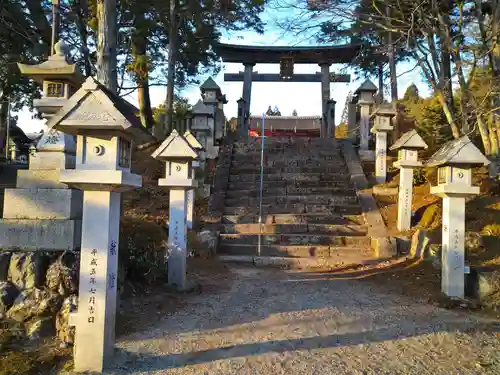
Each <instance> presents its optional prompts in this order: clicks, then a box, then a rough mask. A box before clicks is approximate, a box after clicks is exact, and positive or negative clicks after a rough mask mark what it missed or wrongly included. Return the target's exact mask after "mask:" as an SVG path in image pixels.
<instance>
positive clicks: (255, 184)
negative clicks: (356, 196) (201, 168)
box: [227, 178, 353, 192]
mask: <svg viewBox="0 0 500 375" xmlns="http://www.w3.org/2000/svg"><path fill="white" fill-rule="evenodd" d="M263 188H264V189H270V188H287V189H289V188H296V189H300V190H297V192H299V191H303V190H302V189H309V188H314V189H323V188H327V189H330V188H336V189H352V188H353V187H352V184H351V181H350V180H345V179H344V180H336V181H284V180H281V181H269V180H268V181H266V180H264V183H263ZM227 190H228V191H230V190H240V191H241V190H257V191H260V178H259V180H254V181H230V182H229V183H228V185H227ZM288 191H292V190H288ZM307 191H309V190H307ZM310 191H317V192H322V190H310Z"/></svg>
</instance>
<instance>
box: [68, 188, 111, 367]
mask: <svg viewBox="0 0 500 375" xmlns="http://www.w3.org/2000/svg"><path fill="white" fill-rule="evenodd" d="M120 195H121V194H120V193H116V192H111V191H85V192H84V200H83V201H84V203H83V220H82V248H81V252H80V281H79V291H78V318H77V327H76V333H75V371H76V372H83V371H98V372H102V371H103V368H104V367H106V366H107V365H108V362H109V361H110V360H111V359H112V356H113V351H114V344H115V315H116V291H117V277H118V248H119V244H118V241H119V229H120V206H121V196H120Z"/></svg>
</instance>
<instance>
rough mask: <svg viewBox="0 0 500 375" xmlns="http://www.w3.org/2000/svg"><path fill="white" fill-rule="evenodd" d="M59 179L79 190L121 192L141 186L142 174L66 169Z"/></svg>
mask: <svg viewBox="0 0 500 375" xmlns="http://www.w3.org/2000/svg"><path fill="white" fill-rule="evenodd" d="M61 181H62V182H64V183H66V184H68V185H71V186H72V187H76V188H78V189H81V190H85V191H90V190H97V191H114V192H123V191H127V190H130V188H134V187H141V186H142V176H140V175H136V174H133V173H130V172H128V171H117V170H90V169H87V170H82V169H74V170H66V171H62V172H61Z"/></svg>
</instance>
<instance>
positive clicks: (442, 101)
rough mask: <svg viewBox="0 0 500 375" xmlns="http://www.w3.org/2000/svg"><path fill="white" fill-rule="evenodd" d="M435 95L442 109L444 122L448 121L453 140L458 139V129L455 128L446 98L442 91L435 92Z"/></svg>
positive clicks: (453, 117) (453, 118)
mask: <svg viewBox="0 0 500 375" xmlns="http://www.w3.org/2000/svg"><path fill="white" fill-rule="evenodd" d="M436 95H437V98H438V100H439V103H440V104H441V106H442V107H443V112H444V115H445V116H446V120H447V121H448V124H450V127H451V133H452V134H453V138H455V139H458V138H460V129H459V128H458V126H457V123H456V121H455V116H454V115H453V112H452V111H451V109H450V107H448V103H447V101H446V97H445V95H444V93H443V91H442V90H437V91H436Z"/></svg>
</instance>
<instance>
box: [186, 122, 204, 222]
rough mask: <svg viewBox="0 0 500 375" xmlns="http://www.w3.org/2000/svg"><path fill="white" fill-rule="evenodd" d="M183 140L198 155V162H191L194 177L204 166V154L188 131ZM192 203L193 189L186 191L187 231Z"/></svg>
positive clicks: (201, 147)
mask: <svg viewBox="0 0 500 375" xmlns="http://www.w3.org/2000/svg"><path fill="white" fill-rule="evenodd" d="M184 138H185V139H186V141H188V143H189V145H190V146H191V147H192V148H193V150H196V152H197V153H198V157H199V160H195V161H193V162H192V166H193V168H194V169H195V170H194V172H195V177H196V170H198V171H202V170H203V167H204V165H203V164H202V160H203V158H202V155H201V154H202V153H204V148H203V146H202V145H201V143H200V142H198V140H197V139H196V137H195V136H194V135H193V134H192V133H191V132H190V131H189V130H188V131H187V132H185V133H184ZM194 201H195V191H194V189H191V190H188V192H187V229H193V217H194Z"/></svg>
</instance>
